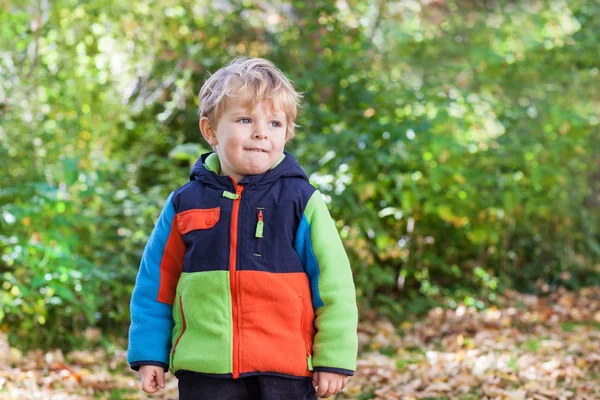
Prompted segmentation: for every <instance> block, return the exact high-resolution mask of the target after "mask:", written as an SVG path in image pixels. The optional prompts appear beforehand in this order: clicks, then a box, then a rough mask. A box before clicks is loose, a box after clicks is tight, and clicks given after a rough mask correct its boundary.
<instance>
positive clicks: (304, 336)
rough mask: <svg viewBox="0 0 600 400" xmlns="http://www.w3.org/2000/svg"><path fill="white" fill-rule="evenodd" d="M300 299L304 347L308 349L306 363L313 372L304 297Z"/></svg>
mask: <svg viewBox="0 0 600 400" xmlns="http://www.w3.org/2000/svg"><path fill="white" fill-rule="evenodd" d="M298 297H299V298H300V305H301V306H302V309H301V310H300V311H301V312H300V329H302V339H303V340H304V347H305V348H306V362H307V364H308V370H309V371H312V370H313V365H312V355H311V348H310V346H309V341H308V339H306V321H305V319H306V318H305V315H304V297H302V296H298Z"/></svg>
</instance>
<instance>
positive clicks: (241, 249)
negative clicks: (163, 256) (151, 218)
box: [173, 153, 315, 273]
mask: <svg viewBox="0 0 600 400" xmlns="http://www.w3.org/2000/svg"><path fill="white" fill-rule="evenodd" d="M206 157H207V155H203V156H202V157H201V159H200V160H199V161H198V163H197V164H196V166H195V167H194V169H193V171H192V174H191V179H192V180H191V181H190V182H188V183H187V184H185V185H184V186H182V187H181V188H180V189H178V190H177V191H176V192H175V194H174V196H173V205H174V208H175V211H176V213H181V212H184V211H186V210H190V209H209V208H215V207H220V209H221V212H220V217H219V221H218V222H217V223H216V224H215V225H214V226H213V227H212V228H210V229H200V230H195V231H191V232H188V233H186V234H184V235H183V240H184V242H185V244H186V253H185V256H184V265H183V271H184V272H201V271H214V270H228V269H229V259H230V240H231V239H230V235H231V218H232V209H233V204H234V200H232V199H229V198H226V197H223V192H224V191H228V192H234V191H235V189H234V187H233V182H232V181H231V179H230V178H229V177H225V176H217V175H216V174H214V173H212V172H210V171H207V170H206V168H204V166H203V164H202V161H203V160H204V159H206ZM240 184H241V185H243V186H244V191H243V192H242V198H241V200H240V209H239V214H238V236H237V254H236V256H237V257H236V258H237V266H236V267H237V269H238V270H253V271H265V272H274V273H287V272H304V268H303V266H302V263H301V262H300V258H299V257H298V254H297V253H296V251H295V250H294V243H295V240H296V238H295V236H296V232H297V231H298V228H299V226H300V222H301V220H302V215H303V212H304V208H305V206H306V204H307V203H308V200H309V199H310V197H311V195H312V194H313V192H314V191H315V189H314V188H313V187H312V186H311V185H310V184H309V183H308V179H307V178H306V175H305V174H304V172H303V171H302V169H301V168H300V167H299V166H298V164H297V163H296V161H295V160H294V158H293V157H292V156H291V155H290V154H289V153H286V157H285V158H284V160H283V161H282V162H281V163H280V164H279V165H278V166H277V167H275V168H274V169H273V170H270V171H268V172H266V173H264V174H261V175H252V176H247V177H245V178H243V179H242V180H241V181H240ZM259 210H262V211H263V221H264V229H263V237H262V238H260V239H259V238H257V237H256V225H257V222H258V212H259Z"/></svg>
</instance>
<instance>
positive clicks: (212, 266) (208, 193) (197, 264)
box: [174, 181, 233, 272]
mask: <svg viewBox="0 0 600 400" xmlns="http://www.w3.org/2000/svg"><path fill="white" fill-rule="evenodd" d="M174 204H175V207H176V212H177V213H178V214H179V213H182V212H184V211H187V210H192V209H210V208H215V207H220V208H221V212H220V214H219V220H218V221H217V223H216V224H215V225H214V226H213V227H212V228H210V229H198V230H194V231H190V232H188V233H186V234H184V235H183V241H184V243H185V246H186V252H185V255H184V258H183V272H201V271H226V270H228V269H229V242H230V234H229V227H230V225H231V209H232V206H233V202H232V201H231V200H230V199H227V198H224V197H223V189H217V188H214V187H211V186H208V185H205V184H203V183H202V182H199V181H192V182H189V183H188V184H186V185H185V186H183V187H182V188H180V189H179V190H178V191H176V192H175V195H174Z"/></svg>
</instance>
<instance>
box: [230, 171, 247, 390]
mask: <svg viewBox="0 0 600 400" xmlns="http://www.w3.org/2000/svg"><path fill="white" fill-rule="evenodd" d="M231 180H232V181H233V186H234V187H235V194H236V195H237V198H236V199H233V210H232V211H231V236H230V248H229V285H230V287H231V317H232V320H233V321H232V322H233V355H232V356H233V360H232V361H233V366H232V367H233V379H237V378H239V376H240V369H241V366H240V364H241V358H240V334H241V332H240V318H241V316H240V312H239V294H238V291H239V285H238V281H237V273H236V263H237V238H238V234H237V233H238V216H239V212H240V199H241V198H242V191H243V190H244V186H242V185H238V184H237V182H236V181H235V179H233V178H231Z"/></svg>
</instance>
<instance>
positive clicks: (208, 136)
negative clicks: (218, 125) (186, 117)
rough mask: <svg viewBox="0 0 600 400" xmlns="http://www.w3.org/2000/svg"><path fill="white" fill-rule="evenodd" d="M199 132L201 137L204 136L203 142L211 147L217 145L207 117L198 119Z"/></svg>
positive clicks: (214, 132) (214, 133)
mask: <svg viewBox="0 0 600 400" xmlns="http://www.w3.org/2000/svg"><path fill="white" fill-rule="evenodd" d="M200 132H201V133H202V136H204V140H206V141H207V142H208V144H210V145H211V146H216V145H217V144H218V143H219V142H218V140H217V135H216V131H215V130H214V129H213V127H212V126H211V125H210V123H209V122H208V117H202V118H200Z"/></svg>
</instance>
